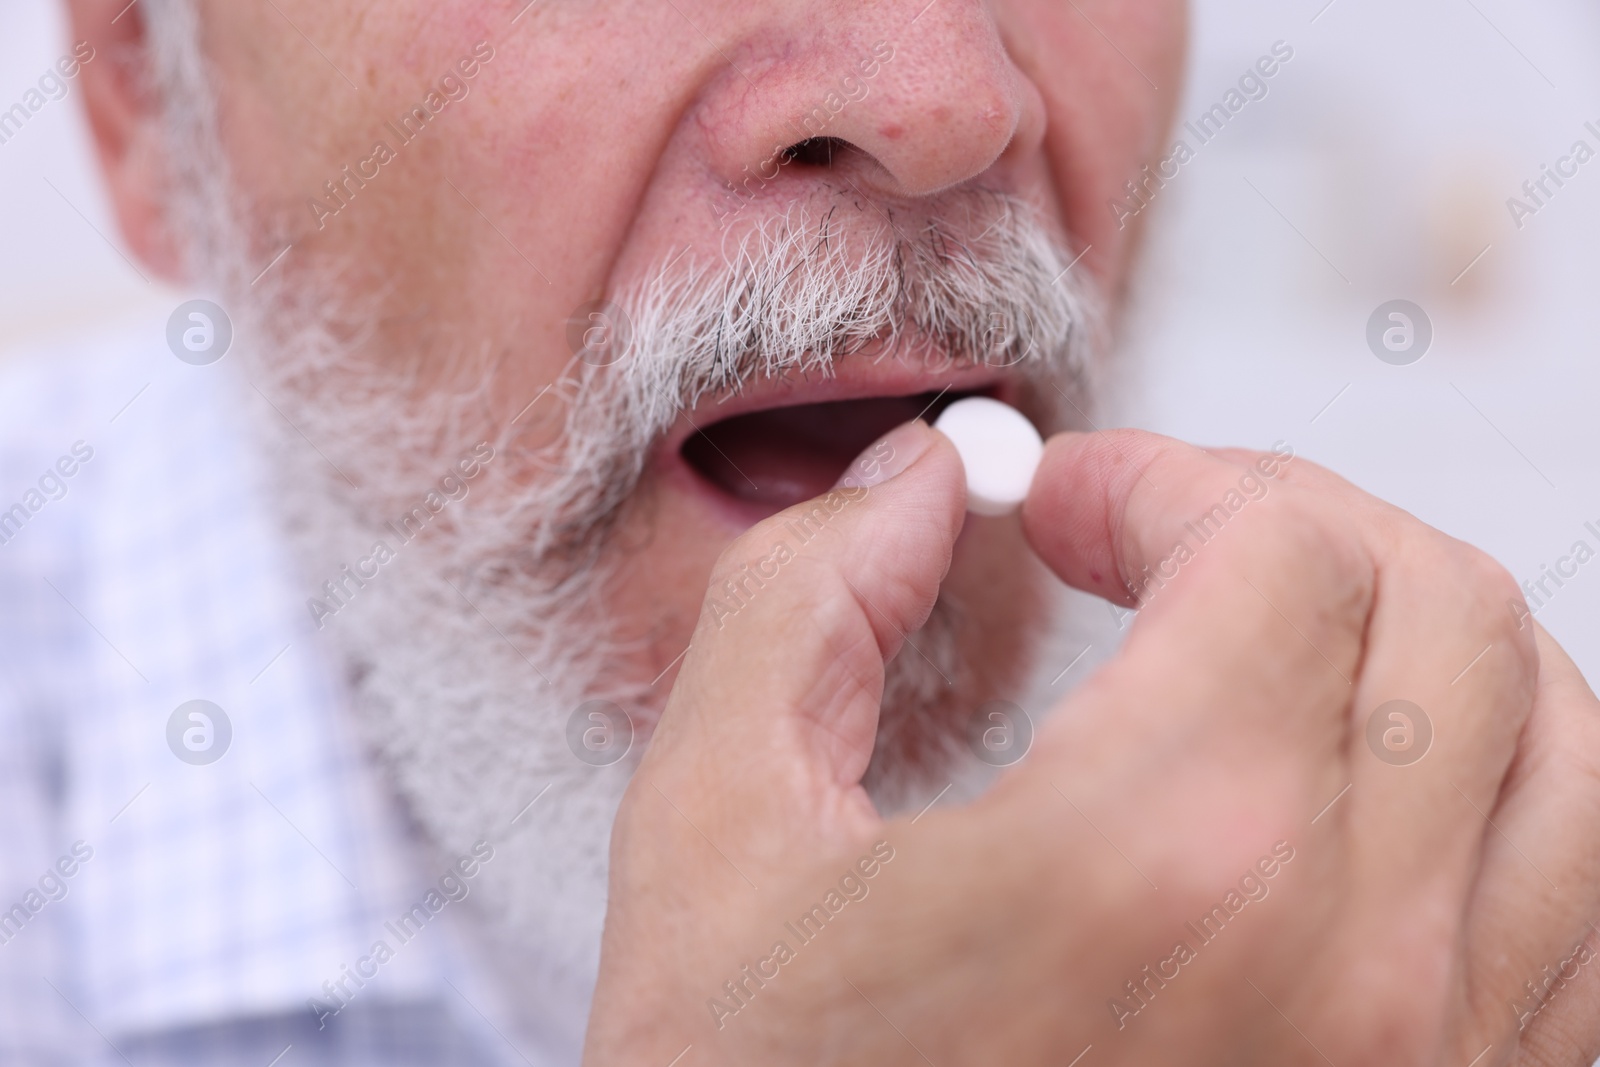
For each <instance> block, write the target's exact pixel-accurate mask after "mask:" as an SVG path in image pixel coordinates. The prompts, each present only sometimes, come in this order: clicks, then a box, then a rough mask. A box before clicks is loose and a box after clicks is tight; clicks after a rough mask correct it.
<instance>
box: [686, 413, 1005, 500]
mask: <svg viewBox="0 0 1600 1067" xmlns="http://www.w3.org/2000/svg"><path fill="white" fill-rule="evenodd" d="M988 392H989V391H988V390H967V391H957V390H954V389H950V390H946V391H944V392H943V393H938V392H927V393H916V394H913V395H911V396H884V397H866V398H861V399H855V400H833V401H824V402H821V403H813V404H797V405H793V406H791V407H778V408H769V409H767V410H764V411H752V412H747V413H745V414H742V415H734V416H732V417H731V418H727V419H723V420H722V421H720V422H715V423H711V424H709V425H706V426H703V427H701V428H700V429H699V430H698V431H697V432H696V433H694V434H691V435H690V436H689V437H688V439H687V440H685V441H684V443H683V446H682V448H681V449H680V453H679V454H680V455H681V456H682V457H683V461H684V462H685V463H686V464H687V465H688V466H689V468H690V469H691V470H693V471H694V472H695V473H696V474H697V475H699V476H700V477H701V478H702V479H704V480H705V481H706V482H707V483H709V484H710V485H711V486H712V487H713V488H715V489H716V490H717V491H719V492H721V493H723V494H725V495H726V496H728V497H731V498H733V499H734V500H736V501H738V502H739V503H740V504H742V505H745V506H746V507H749V508H751V509H755V510H759V511H761V512H764V513H766V514H772V513H774V512H778V511H781V510H783V509H784V508H786V507H789V506H791V505H793V504H798V503H800V502H801V501H803V500H810V499H811V498H813V497H815V496H819V495H821V494H822V493H825V492H827V491H828V490H829V489H831V488H832V487H833V486H834V485H835V484H837V483H838V481H839V478H840V477H841V476H842V475H843V474H844V472H845V469H846V468H847V467H849V466H850V463H851V461H852V460H854V459H855V458H856V457H857V456H859V455H860V454H861V453H862V452H863V451H864V450H865V449H866V448H867V446H868V445H870V444H872V442H874V441H876V440H877V439H878V438H880V437H882V436H883V435H884V434H886V433H888V432H889V431H890V430H892V429H894V428H895V427H896V426H899V425H900V424H902V423H905V422H909V421H911V420H912V419H914V418H917V417H918V416H921V417H922V418H924V419H926V420H927V421H929V422H932V421H933V420H934V419H936V418H938V417H939V413H940V412H942V411H943V410H944V409H945V408H946V407H948V406H949V405H951V404H953V403H955V402H956V401H957V400H960V399H961V398H962V397H967V396H979V395H987V393H988Z"/></svg>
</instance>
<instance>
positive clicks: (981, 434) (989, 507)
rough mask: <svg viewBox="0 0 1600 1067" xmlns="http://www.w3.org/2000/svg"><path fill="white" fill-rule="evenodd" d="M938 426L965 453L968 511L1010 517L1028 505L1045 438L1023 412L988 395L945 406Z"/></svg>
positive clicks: (935, 427)
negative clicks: (1025, 500) (1024, 503)
mask: <svg viewBox="0 0 1600 1067" xmlns="http://www.w3.org/2000/svg"><path fill="white" fill-rule="evenodd" d="M933 427H934V429H936V430H938V431H939V432H940V433H942V434H944V435H945V436H946V437H948V438H950V440H951V442H952V443H953V444H954V445H955V446H956V451H957V452H958V453H960V454H961V465H962V466H963V467H965V468H966V471H967V510H968V511H970V512H972V513H973V514H974V515H1009V514H1011V513H1012V512H1013V511H1016V510H1017V508H1019V507H1021V506H1022V501H1023V499H1024V498H1025V497H1026V496H1027V495H1028V487H1029V486H1030V485H1032V484H1033V472H1034V471H1036V470H1038V469H1039V460H1040V458H1041V457H1042V456H1043V455H1044V441H1042V440H1041V439H1040V437H1039V431H1038V430H1035V429H1034V428H1033V423H1031V422H1029V421H1028V420H1027V419H1026V418H1024V417H1023V415H1022V413H1021V412H1020V411H1018V410H1017V409H1016V408H1013V407H1010V406H1009V405H1006V404H1002V403H1001V402H1000V401H998V400H991V399H990V398H988V397H986V396H969V397H967V398H966V399H964V400H957V401H956V402H955V403H954V404H951V405H950V406H949V407H947V408H945V409H944V414H942V415H940V416H939V418H938V419H937V420H935V422H934V424H933Z"/></svg>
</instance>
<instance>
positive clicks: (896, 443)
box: [835, 419, 933, 489]
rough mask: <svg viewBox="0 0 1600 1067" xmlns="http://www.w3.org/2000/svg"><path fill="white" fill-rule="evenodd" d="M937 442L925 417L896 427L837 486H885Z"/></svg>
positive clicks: (857, 459) (853, 465)
mask: <svg viewBox="0 0 1600 1067" xmlns="http://www.w3.org/2000/svg"><path fill="white" fill-rule="evenodd" d="M932 444H933V429H932V427H930V426H929V425H928V424H927V423H925V422H923V421H922V420H921V419H913V420H911V421H910V422H908V423H905V424H904V425H902V426H896V427H895V428H894V429H892V430H890V431H889V432H888V433H887V434H884V435H883V436H882V437H880V438H878V440H877V441H876V442H874V443H873V444H871V445H869V446H867V450H866V451H865V452H862V453H861V455H859V456H857V457H856V458H855V461H854V462H852V463H851V464H850V466H849V467H847V468H846V469H845V472H844V475H843V476H842V477H841V478H840V479H839V481H838V483H837V485H836V486H835V488H837V489H855V488H862V489H870V488H872V487H873V486H875V485H882V484H883V483H884V482H886V481H888V480H889V479H890V478H893V477H894V476H895V475H897V474H899V473H900V472H901V471H903V470H905V469H906V468H907V467H909V466H911V465H912V464H913V463H915V462H916V461H917V460H918V458H920V457H921V455H922V454H923V453H924V452H926V451H927V450H928V448H929V447H930V446H931V445H932Z"/></svg>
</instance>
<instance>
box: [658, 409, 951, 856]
mask: <svg viewBox="0 0 1600 1067" xmlns="http://www.w3.org/2000/svg"><path fill="white" fill-rule="evenodd" d="M964 485H965V482H964V479H963V474H962V469H961V461H960V459H959V458H958V457H957V455H956V451H955V448H954V447H953V446H952V445H951V444H950V442H949V441H948V440H947V439H946V438H945V437H944V436H943V435H942V434H938V433H936V432H935V431H934V430H932V429H931V428H930V427H929V426H928V425H927V424H926V423H924V422H921V421H920V420H919V421H914V422H909V423H906V424H905V425H903V426H901V427H899V428H897V429H895V430H894V431H892V432H891V433H889V434H888V435H887V436H885V437H884V438H882V439H881V440H879V441H878V442H877V443H875V444H874V445H872V446H871V447H869V448H868V449H867V450H866V451H865V452H863V453H862V455H861V456H860V457H859V458H858V459H857V460H856V461H855V463H854V464H852V465H851V467H850V469H849V472H848V473H847V474H846V476H845V477H844V478H843V479H841V481H840V484H839V486H838V487H836V488H835V489H834V490H832V491H831V492H829V493H826V494H824V495H823V496H820V497H818V498H816V499H815V500H812V501H809V502H807V503H805V504H799V505H796V506H794V507H792V508H789V509H787V510H785V511H782V512H779V513H778V514H776V515H773V516H772V517H770V518H768V519H766V520H764V521H762V522H761V523H759V524H757V525H756V526H754V527H753V528H751V529H750V530H749V531H747V532H746V533H745V534H744V535H743V536H741V537H740V538H739V539H738V540H737V541H735V542H734V543H733V544H732V545H730V546H729V547H728V549H727V550H726V551H725V552H724V553H723V554H722V556H721V558H720V559H719V560H718V561H717V565H716V567H715V569H714V570H713V573H712V578H711V585H710V589H709V590H708V592H707V595H706V600H705V604H704V606H703V607H702V609H701V613H700V620H699V623H698V625H697V626H696V628H695V633H694V638H693V640H692V641H691V643H690V646H689V653H688V655H687V656H686V657H685V659H684V665H683V668H682V669H681V671H680V673H679V675H678V679H677V683H676V684H675V685H674V686H673V690H672V695H671V696H670V698H669V699H668V702H667V707H666V709H665V711H664V712H663V714H662V717H661V721H660V723H659V724H658V726H657V728H656V732H655V736H654V739H653V740H652V742H651V746H650V750H649V752H648V753H647V754H646V756H645V758H644V760H643V761H642V763H641V765H640V768H639V773H638V775H637V778H639V779H643V780H644V782H645V783H647V784H644V785H642V786H641V788H645V789H648V788H652V787H653V788H655V789H659V790H660V791H661V792H662V795H663V796H664V797H666V798H667V799H668V800H670V801H671V802H672V803H673V804H674V805H676V806H679V807H680V809H681V810H682V812H683V813H684V814H685V815H686V816H689V817H691V818H692V819H693V820H695V821H696V823H697V825H699V826H700V827H701V829H702V832H704V833H705V834H706V836H707V837H708V838H710V839H713V840H716V841H717V844H718V847H719V848H723V849H734V850H737V851H738V852H740V853H742V854H743V855H744V856H745V857H746V858H748V859H750V860H751V861H752V862H753V863H757V864H760V863H761V861H762V859H763V858H764V857H768V856H770V858H771V859H772V860H774V861H776V860H777V859H778V856H779V854H780V853H789V854H790V858H791V859H792V858H793V853H792V851H791V850H792V849H794V847H795V846H797V845H803V844H807V843H809V844H812V845H819V846H824V847H827V846H831V845H833V844H836V843H838V842H839V841H841V840H849V839H852V838H854V837H857V836H859V835H861V834H865V833H868V832H870V830H871V829H872V827H873V826H874V825H876V823H877V819H878V817H877V813H876V812H875V810H874V809H873V807H872V804H871V802H870V800H869V799H868V798H867V795H866V792H865V791H864V790H863V789H862V787H861V785H860V784H859V783H860V779H861V776H862V775H863V773H865V771H866V768H867V763H868V761H869V760H870V758H871V755H872V747H873V741H874V738H875V736H876V732H877V724H878V706H879V702H880V700H881V698H882V694H883V677H884V670H883V668H884V663H885V661H887V660H888V659H889V658H891V657H893V656H894V654H895V653H896V652H897V651H899V649H900V645H901V644H902V643H903V642H904V641H905V639H906V634H907V633H909V632H911V631H913V630H916V629H918V628H919V627H920V626H921V625H922V624H923V622H924V621H926V619H927V617H928V614H929V612H930V611H931V610H932V609H933V604H934V600H935V598H936V597H937V596H938V592H939V583H940V582H941V581H942V580H943V579H944V576H945V573H946V571H948V570H949V567H950V558H951V551H952V549H953V546H954V544H955V538H956V535H957V534H958V533H959V532H960V529H961V523H962V520H963V517H964V514H965V493H964ZM690 808H692V809H694V811H692V812H691V811H690ZM700 819H704V820H706V824H710V826H715V827H716V830H715V831H713V830H712V829H710V828H709V826H707V825H706V824H701V823H699V820H700ZM719 835H720V838H719ZM797 838H798V839H797ZM802 854H803V853H802Z"/></svg>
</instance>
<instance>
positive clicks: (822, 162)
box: [783, 137, 850, 167]
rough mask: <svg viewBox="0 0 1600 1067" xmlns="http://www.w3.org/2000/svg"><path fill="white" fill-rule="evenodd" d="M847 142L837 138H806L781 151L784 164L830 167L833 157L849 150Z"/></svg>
mask: <svg viewBox="0 0 1600 1067" xmlns="http://www.w3.org/2000/svg"><path fill="white" fill-rule="evenodd" d="M849 147H850V144H849V142H848V141H841V140H840V139H839V138H837V137H807V138H806V139H805V140H804V141H800V142H798V143H796V144H792V145H790V146H789V147H788V148H785V149H784V150H783V159H784V162H786V163H790V164H798V165H799V166H802V167H831V166H833V160H834V157H835V156H842V155H844V153H845V152H846V151H847V150H848V149H849Z"/></svg>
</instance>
